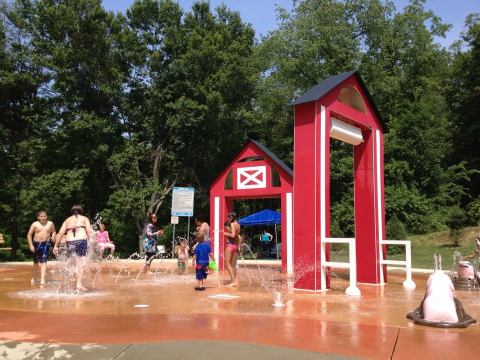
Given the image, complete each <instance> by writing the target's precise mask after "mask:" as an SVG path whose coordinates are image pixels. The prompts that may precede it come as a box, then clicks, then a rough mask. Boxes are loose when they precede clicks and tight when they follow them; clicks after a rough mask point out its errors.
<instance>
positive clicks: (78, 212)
mask: <svg viewBox="0 0 480 360" xmlns="http://www.w3.org/2000/svg"><path fill="white" fill-rule="evenodd" d="M70 212H71V214H72V215H71V216H70V217H68V218H67V219H66V220H65V221H64V222H63V224H62V227H61V228H60V231H59V232H58V234H57V241H55V246H54V247H53V253H54V254H55V256H58V244H60V242H61V239H62V237H63V236H64V235H66V240H67V258H68V259H69V266H70V265H72V264H71V262H76V263H77V265H78V274H77V279H76V290H79V291H86V290H87V288H85V287H84V286H83V284H82V280H83V279H82V278H83V272H84V270H85V265H86V261H85V258H86V255H87V249H88V241H87V239H88V237H89V236H93V235H94V233H93V230H92V228H91V226H90V220H88V218H87V217H86V216H83V209H82V207H81V206H80V205H73V206H72V209H71V210H70Z"/></svg>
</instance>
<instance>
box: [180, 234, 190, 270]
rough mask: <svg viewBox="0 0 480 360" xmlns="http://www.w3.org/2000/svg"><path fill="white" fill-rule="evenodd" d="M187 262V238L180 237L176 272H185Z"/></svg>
mask: <svg viewBox="0 0 480 360" xmlns="http://www.w3.org/2000/svg"><path fill="white" fill-rule="evenodd" d="M187 263H188V246H187V240H186V239H182V240H181V241H180V248H179V249H178V273H179V274H181V275H182V274H185V270H186V269H187Z"/></svg>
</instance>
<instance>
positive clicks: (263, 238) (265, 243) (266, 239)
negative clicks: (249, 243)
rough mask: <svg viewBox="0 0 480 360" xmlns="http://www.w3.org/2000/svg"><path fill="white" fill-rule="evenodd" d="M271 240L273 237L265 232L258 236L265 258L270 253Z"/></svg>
mask: <svg viewBox="0 0 480 360" xmlns="http://www.w3.org/2000/svg"><path fill="white" fill-rule="evenodd" d="M272 239H273V235H272V234H270V233H269V232H267V230H263V232H262V234H261V235H260V244H262V250H263V251H264V252H265V257H268V255H269V253H270V243H271V242H272Z"/></svg>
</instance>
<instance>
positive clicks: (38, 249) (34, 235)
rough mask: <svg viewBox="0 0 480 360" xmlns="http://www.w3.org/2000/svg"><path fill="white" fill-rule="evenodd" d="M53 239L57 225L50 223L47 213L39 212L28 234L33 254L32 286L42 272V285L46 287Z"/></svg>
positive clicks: (29, 245)
mask: <svg viewBox="0 0 480 360" xmlns="http://www.w3.org/2000/svg"><path fill="white" fill-rule="evenodd" d="M52 239H55V225H54V224H53V223H52V222H51V221H48V216H47V212H46V211H44V210H42V211H39V212H38V214H37V221H35V222H34V223H32V225H31V226H30V229H29V230H28V234H27V240H28V247H29V248H30V251H31V252H32V253H33V272H32V280H31V283H32V284H35V283H36V282H37V276H38V272H39V270H40V285H45V274H46V273H47V259H48V255H49V253H50V241H51V240H52Z"/></svg>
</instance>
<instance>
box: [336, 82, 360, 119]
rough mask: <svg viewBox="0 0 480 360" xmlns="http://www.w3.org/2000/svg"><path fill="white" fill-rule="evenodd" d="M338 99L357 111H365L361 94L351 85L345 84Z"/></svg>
mask: <svg viewBox="0 0 480 360" xmlns="http://www.w3.org/2000/svg"><path fill="white" fill-rule="evenodd" d="M338 101H340V102H341V103H344V104H347V105H348V106H351V107H353V108H354V109H357V110H358V111H361V112H363V113H366V111H365V104H364V103H363V99H362V96H361V95H360V94H359V92H358V91H357V89H355V88H354V87H353V86H345V87H344V88H343V89H342V90H340V95H339V96H338Z"/></svg>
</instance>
